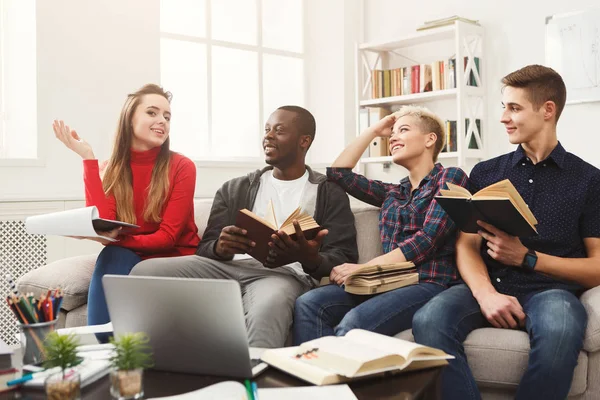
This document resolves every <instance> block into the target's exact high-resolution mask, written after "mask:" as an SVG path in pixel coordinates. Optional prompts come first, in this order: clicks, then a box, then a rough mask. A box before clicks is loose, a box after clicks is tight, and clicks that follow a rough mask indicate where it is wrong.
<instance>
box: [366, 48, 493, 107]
mask: <svg viewBox="0 0 600 400" xmlns="http://www.w3.org/2000/svg"><path fill="white" fill-rule="evenodd" d="M463 64H464V69H465V70H466V68H467V64H468V57H464V63H463ZM473 64H474V66H473V68H474V69H475V70H476V71H477V75H479V73H480V72H479V71H480V60H479V57H474V59H473ZM455 71H456V58H450V59H448V60H443V61H434V62H432V63H431V64H419V65H412V66H409V67H404V68H395V69H374V70H372V71H371V89H372V90H371V98H373V99H379V98H383V97H393V96H405V95H409V94H414V93H423V92H431V91H434V90H446V89H454V88H455V87H456V73H455ZM479 78H480V79H479V81H480V82H481V75H479ZM467 86H479V85H478V83H477V78H476V77H475V73H474V72H473V69H471V70H470V72H469V79H468V80H467Z"/></svg>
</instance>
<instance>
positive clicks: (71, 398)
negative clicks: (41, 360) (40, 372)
mask: <svg viewBox="0 0 600 400" xmlns="http://www.w3.org/2000/svg"><path fill="white" fill-rule="evenodd" d="M44 386H45V388H46V396H47V397H46V398H47V399H48V400H79V399H81V381H80V377H79V374H78V373H77V372H75V371H66V372H65V373H63V372H57V373H56V374H52V375H50V376H48V377H47V378H46V380H45V382H44Z"/></svg>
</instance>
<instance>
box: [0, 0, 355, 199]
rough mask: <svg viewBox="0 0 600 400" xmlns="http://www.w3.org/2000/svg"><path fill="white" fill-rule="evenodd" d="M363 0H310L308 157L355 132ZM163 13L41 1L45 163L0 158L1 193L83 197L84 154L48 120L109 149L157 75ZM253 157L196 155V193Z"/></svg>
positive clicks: (331, 149) (140, 6) (137, 6)
mask: <svg viewBox="0 0 600 400" xmlns="http://www.w3.org/2000/svg"><path fill="white" fill-rule="evenodd" d="M359 5H360V0H349V1H344V0H330V1H327V2H322V1H319V0H306V8H305V10H306V12H307V15H306V16H307V21H308V30H307V33H306V52H307V59H308V62H307V66H306V69H307V75H308V77H309V83H308V85H307V107H308V108H309V109H310V110H311V111H313V112H314V114H315V117H316V119H317V140H316V142H315V144H314V146H313V148H312V149H311V151H310V152H309V158H308V160H309V163H310V164H314V165H317V164H319V163H321V164H323V163H330V162H331V161H332V160H333V158H334V157H335V156H336V155H337V154H338V153H339V152H340V151H341V150H342V149H343V146H344V140H345V136H347V135H348V132H350V135H354V113H355V110H354V93H353V92H354V86H353V85H354V83H353V82H354V75H353V71H354V70H353V68H354V63H353V58H352V57H353V51H352V52H350V53H348V52H347V51H346V50H347V49H348V47H350V49H353V46H354V42H355V41H356V40H357V39H356V33H355V32H358V29H359V26H360V16H359ZM159 13H160V5H159V0H107V1H102V2H95V1H92V0H53V1H37V68H38V72H37V77H38V101H37V106H38V129H39V133H40V140H41V141H42V142H41V147H42V149H43V150H44V154H42V158H43V160H44V165H42V166H25V167H24V166H14V167H6V166H0V201H2V200H11V199H12V200H23V199H82V198H83V182H82V173H83V172H82V163H81V160H80V159H79V157H78V156H77V155H75V154H74V153H72V152H70V151H69V150H67V149H66V148H65V147H64V146H63V145H62V144H61V143H60V142H59V141H58V140H56V139H55V138H54V134H53V132H52V129H51V123H52V120H53V119H64V120H65V121H67V123H69V124H70V125H71V126H72V127H74V128H75V129H76V130H77V132H78V133H79V134H80V135H81V136H83V137H84V138H85V139H86V140H87V141H88V142H90V143H91V144H92V146H93V149H94V151H95V153H96V156H97V157H98V158H99V159H107V158H108V156H109V154H110V150H111V146H112V143H111V140H112V135H113V132H114V128H115V127H116V124H117V118H118V114H119V111H120V109H121V106H122V104H123V102H124V100H125V96H126V94H127V93H130V92H131V91H134V90H136V89H137V88H139V87H140V86H142V85H143V84H145V83H148V82H159V81H160V49H159V38H160V32H159V18H160V14H159ZM348 19H350V21H351V23H350V24H349V26H348V24H346V21H347V20H348ZM349 57H350V58H349ZM173 111H174V112H177V111H176V110H173ZM258 166H260V165H244V166H227V167H223V166H214V165H206V164H201V165H200V166H199V167H198V180H197V188H196V197H211V196H213V195H214V193H215V191H216V190H217V189H218V188H219V187H220V186H221V184H222V183H223V182H225V181H226V180H228V179H231V178H233V177H236V176H240V175H242V174H245V173H247V172H248V171H251V170H253V169H255V168H256V167H258ZM321 166H322V165H321Z"/></svg>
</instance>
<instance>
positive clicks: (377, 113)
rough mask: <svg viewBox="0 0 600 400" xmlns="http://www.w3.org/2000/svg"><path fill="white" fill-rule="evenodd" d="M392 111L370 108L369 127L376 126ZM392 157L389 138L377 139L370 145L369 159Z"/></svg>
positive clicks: (382, 108)
mask: <svg viewBox="0 0 600 400" xmlns="http://www.w3.org/2000/svg"><path fill="white" fill-rule="evenodd" d="M391 113H392V111H391V110H390V109H388V108H385V107H369V122H368V123H369V126H373V125H375V124H376V123H377V122H379V121H380V120H381V119H383V118H384V117H386V116H388V115H390V114H391ZM389 155H390V150H389V138H387V137H376V138H375V139H373V141H372V142H371V143H370V144H369V157H386V156H389Z"/></svg>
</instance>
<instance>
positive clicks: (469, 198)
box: [435, 179, 538, 237]
mask: <svg viewBox="0 0 600 400" xmlns="http://www.w3.org/2000/svg"><path fill="white" fill-rule="evenodd" d="M435 199H436V201H437V202H438V204H439V205H440V206H441V207H442V208H443V209H444V210H446V212H447V213H448V215H449V216H450V218H452V220H453V221H454V223H455V224H456V225H457V226H458V228H459V229H460V230H461V231H463V232H467V233H477V232H478V231H479V230H482V229H483V228H481V227H480V226H479V225H477V221H478V220H481V221H484V222H487V223H488V224H491V225H494V226H495V227H496V228H498V229H500V230H502V231H504V232H506V233H508V234H509V235H512V236H519V237H527V236H533V235H537V229H536V227H535V226H536V225H537V223H538V222H537V220H536V218H535V216H534V215H533V213H532V212H531V210H530V209H529V207H528V206H527V204H526V203H525V201H524V200H523V198H522V197H521V195H520V194H519V192H518V191H517V189H516V188H515V187H514V186H513V184H512V183H511V182H510V181H509V180H508V179H505V180H503V181H500V182H496V183H494V184H492V185H490V186H487V187H485V188H483V189H481V190H480V191H478V192H477V193H475V194H473V195H471V193H470V192H469V191H468V190H467V189H465V188H463V187H461V186H458V185H454V184H452V183H448V189H442V190H440V195H439V196H435Z"/></svg>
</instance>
